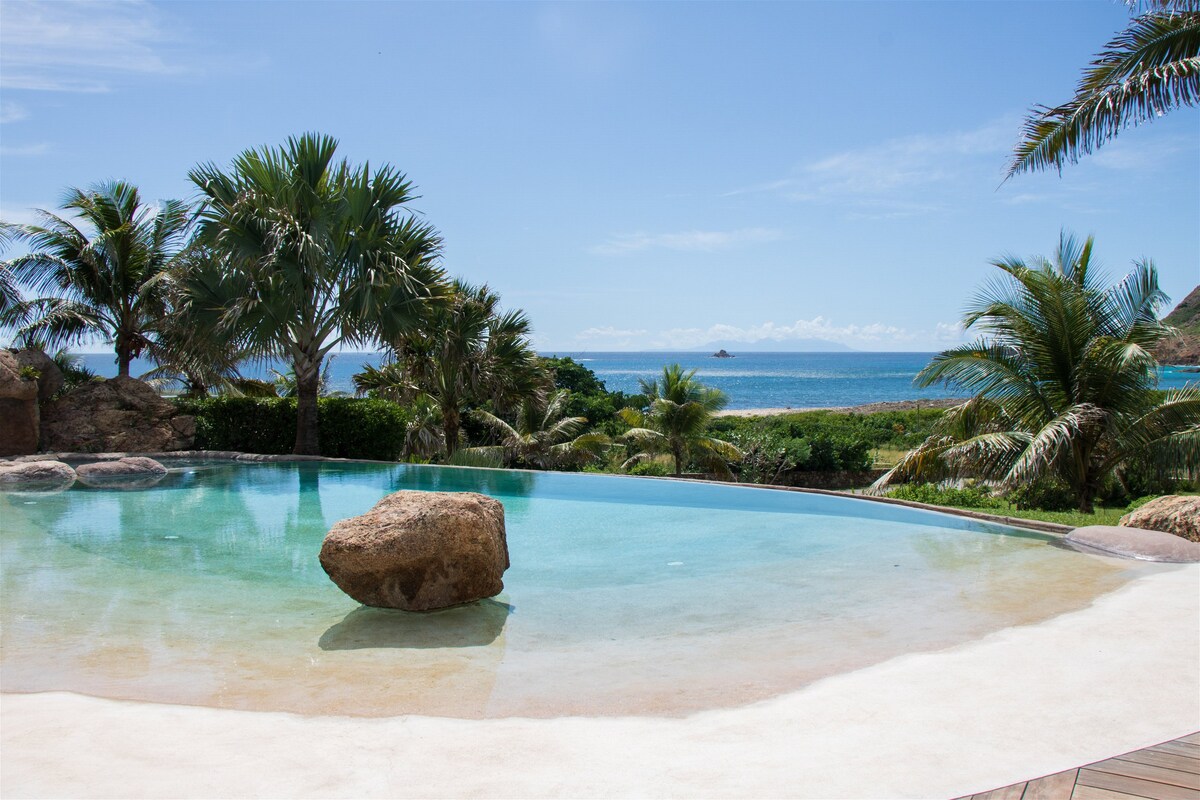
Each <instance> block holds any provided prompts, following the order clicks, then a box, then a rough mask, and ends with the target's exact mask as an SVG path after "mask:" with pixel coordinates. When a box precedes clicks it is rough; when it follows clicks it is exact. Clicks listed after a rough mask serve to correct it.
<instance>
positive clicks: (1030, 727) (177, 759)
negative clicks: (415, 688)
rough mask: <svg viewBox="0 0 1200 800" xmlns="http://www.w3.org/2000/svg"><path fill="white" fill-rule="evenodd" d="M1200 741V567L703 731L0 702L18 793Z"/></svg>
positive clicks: (256, 793) (972, 764) (725, 788)
mask: <svg viewBox="0 0 1200 800" xmlns="http://www.w3.org/2000/svg"><path fill="white" fill-rule="evenodd" d="M1196 730H1200V565H1194V564H1192V565H1180V566H1178V567H1173V568H1169V569H1167V570H1166V571H1163V572H1156V573H1153V574H1148V575H1145V576H1142V577H1139V578H1137V579H1135V580H1134V581H1133V582H1132V583H1130V584H1129V585H1127V586H1125V587H1123V588H1122V589H1120V590H1118V591H1116V592H1114V593H1112V594H1109V595H1106V596H1104V597H1101V598H1100V599H1099V600H1098V601H1097V602H1096V603H1095V604H1094V605H1092V606H1090V607H1089V608H1086V609H1084V610H1082V611H1078V612H1074V613H1070V614H1065V615H1062V616H1059V617H1056V618H1054V619H1051V620H1049V621H1046V622H1044V623H1041V624H1038V625H1032V626H1028V627H1020V628H1010V629H1007V630H1004V631H1001V632H999V633H996V634H992V635H990V636H988V637H986V638H984V639H982V640H979V641H976V642H972V643H969V644H965V645H961V646H958V647H955V648H951V649H948V650H945V651H942V652H938V653H931V654H919V655H909V656H904V657H901V658H897V659H893V660H891V661H888V662H886V663H883V664H879V665H877V666H874V667H870V668H868V669H864V670H860V671H857V672H852V673H847V674H843V675H839V676H836V677H833V678H829V679H826V680H824V681H821V682H819V683H817V684H814V685H812V686H810V687H807V688H805V689H803V690H801V691H798V692H794V693H792V694H788V695H785V696H782V697H777V698H774V699H772V700H769V701H765V702H761V703H757V704H754V705H751V706H746V707H741V708H734V709H724V710H718V711H708V712H703V713H699V714H696V715H693V716H691V717H688V718H685V719H661V718H643V717H624V718H560V719H541V720H531V719H497V720H482V721H468V720H457V719H444V718H432V717H416V716H405V717H395V718H386V719H357V718H348V717H303V716H297V715H290V714H281V713H255V712H243V711H229V710H217V709H208V708H196V707H185V706H168V705H154V704H148V703H129V702H120V701H113V700H104V699H97V698H91V697H84V696H80V695H73V694H67V693H46V694H32V695H18V694H5V695H3V696H0V794H2V795H3V796H4V797H5V798H17V797H165V796H171V797H506V798H507V797H513V798H516V797H644V796H653V797H811V798H886V797H956V796H959V795H964V794H969V793H972V792H979V791H983V790H987V789H991V788H995V787H998V786H1004V785H1007V784H1011V783H1014V782H1017V781H1022V780H1027V779H1030V778H1034V777H1037V776H1041V775H1045V774H1049V773H1053V772H1058V771H1060V770H1064V769H1068V768H1071V767H1076V766H1079V765H1081V764H1085V763H1089V762H1092V761H1097V760H1099V759H1103V758H1106V757H1109V756H1113V755H1116V754H1119V753H1123V752H1127V751H1130V750H1134V749H1138V748H1142V747H1146V746H1148V745H1152V744H1156V743H1158V742H1161V741H1164V740H1167V739H1172V738H1176V737H1179V736H1184V735H1186V734H1189V733H1192V732H1194V731H1196Z"/></svg>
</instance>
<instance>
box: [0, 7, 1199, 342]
mask: <svg viewBox="0 0 1200 800" xmlns="http://www.w3.org/2000/svg"><path fill="white" fill-rule="evenodd" d="M1127 19H1128V11H1127V9H1126V7H1125V6H1124V4H1122V3H1115V2H1107V0H1096V1H1095V2H1092V1H1091V0H1087V1H1084V0H1081V1H1080V2H1031V3H1024V2H994V3H989V2H943V3H917V2H892V3H866V2H863V3H737V4H733V3H731V4H724V3H696V4H692V3H661V4H660V3H634V4H623V3H596V4H592V3H569V4H567V3H564V4H556V3H503V2H495V3H484V4H474V3H430V4H423V3H385V2H373V3H353V2H348V3H336V4H335V3H318V2H309V3H253V2H242V3H232V2H225V3H203V2H177V3H101V2H89V3H78V4H77V3H67V2H62V3H44V4H41V3H24V2H19V0H5V2H4V3H3V4H0V120H2V124H0V218H3V219H4V220H6V221H27V220H29V219H31V215H30V212H29V209H30V208H33V207H43V208H52V207H54V206H55V205H56V203H57V202H58V200H59V199H60V197H61V195H62V192H63V190H64V188H66V187H68V186H86V185H88V184H91V183H93V182H96V181H99V180H103V179H107V178H121V179H124V180H129V181H132V182H134V183H136V184H138V185H139V186H141V187H142V190H143V192H144V193H145V195H146V196H148V197H150V198H166V197H192V196H194V191H193V189H192V187H191V186H190V184H189V183H188V182H187V180H186V173H187V171H188V169H190V168H191V167H192V166H193V165H195V164H196V163H198V162H201V161H213V162H216V163H218V164H226V163H228V162H229V161H230V160H231V158H232V157H233V156H234V155H236V154H237V153H238V152H239V151H241V150H243V149H245V148H247V147H251V146H259V145H263V144H270V145H276V144H279V143H281V142H282V141H283V140H284V139H285V138H286V137H287V136H289V135H291V134H295V133H300V132H303V131H310V130H316V131H321V132H324V133H329V134H332V135H334V136H336V137H337V138H338V139H339V140H340V141H341V152H342V153H343V154H344V155H345V156H347V157H349V158H351V159H353V160H355V161H364V160H370V161H371V162H373V163H378V162H383V161H388V162H391V163H393V164H395V165H396V166H397V167H399V168H400V169H402V170H404V171H405V172H406V173H407V174H408V176H409V177H410V178H411V179H412V180H413V181H415V182H416V184H417V185H418V187H419V190H420V194H421V198H420V199H419V200H418V201H417V202H416V204H415V207H416V208H417V209H419V210H420V211H421V212H422V213H423V214H425V216H426V217H427V218H428V219H429V220H430V221H431V222H433V223H434V224H435V225H437V226H438V227H439V228H440V229H441V231H442V233H443V234H444V236H445V238H446V244H447V247H446V255H447V259H446V267H447V269H448V270H449V271H450V272H451V273H452V274H454V275H457V276H461V277H463V278H466V279H468V280H471V281H476V282H487V283H490V284H491V285H492V286H493V287H494V288H496V289H497V290H498V291H499V292H500V293H501V295H502V297H503V298H504V300H505V302H506V304H507V305H509V306H518V307H521V308H524V309H525V310H526V311H527V312H528V313H529V315H530V317H531V318H532V320H533V323H534V327H535V330H536V338H535V343H536V344H537V345H538V347H539V348H541V349H544V350H559V351H564V350H621V349H675V348H687V347H693V346H698V345H701V344H703V343H705V342H709V341H713V340H722V341H749V340H754V339H761V338H767V339H778V340H780V341H781V342H783V343H784V344H783V345H782V346H781V348H780V349H786V340H787V339H788V338H793V337H818V338H825V339H828V340H831V341H836V342H839V343H842V344H845V345H848V346H850V347H853V348H855V349H860V350H935V349H940V348H942V347H944V346H946V345H948V344H950V343H952V342H955V341H958V340H959V339H960V337H961V332H960V331H959V330H958V329H957V327H956V323H957V320H958V319H959V317H960V316H961V312H962V310H963V308H964V306H965V305H966V303H967V302H968V301H969V299H970V297H971V296H972V294H973V293H974V292H975V291H976V290H977V289H978V288H979V287H980V286H981V284H982V283H983V282H984V281H985V280H987V279H988V278H989V277H990V273H991V272H994V268H991V267H989V266H988V261H989V260H991V259H993V258H996V257H999V256H1001V255H1003V254H1006V253H1013V254H1017V255H1021V256H1031V255H1035V254H1039V253H1049V252H1050V251H1051V250H1052V248H1053V247H1054V245H1055V243H1056V242H1057V239H1058V234H1059V231H1060V229H1063V228H1066V229H1068V230H1071V231H1075V232H1078V233H1080V234H1088V233H1092V234H1095V236H1096V239H1097V252H1098V254H1099V256H1100V258H1101V260H1102V262H1103V264H1104V265H1105V266H1106V268H1107V270H1108V272H1109V273H1110V274H1112V275H1114V276H1118V275H1120V274H1123V273H1124V272H1125V271H1126V269H1127V268H1128V267H1129V265H1130V263H1131V261H1132V260H1133V259H1136V258H1140V257H1149V258H1152V259H1153V260H1154V261H1155V263H1156V264H1157V265H1158V268H1159V272H1160V279H1161V284H1162V286H1163V288H1164V289H1165V290H1166V291H1167V293H1168V294H1170V295H1171V296H1172V298H1174V300H1176V301H1178V300H1179V299H1182V297H1183V296H1184V295H1186V294H1187V292H1188V291H1190V290H1191V289H1192V288H1193V287H1194V286H1195V285H1196V284H1197V283H1200V112H1198V111H1197V110H1195V109H1186V110H1182V111H1176V112H1174V113H1172V114H1170V115H1168V116H1166V117H1164V118H1162V119H1159V120H1156V121H1155V122H1154V123H1153V124H1150V125H1145V126H1142V127H1140V128H1137V129H1130V130H1127V131H1125V132H1124V133H1122V134H1121V136H1120V137H1119V138H1118V139H1117V140H1115V141H1114V142H1112V143H1110V144H1109V145H1107V146H1105V147H1104V148H1103V149H1102V150H1101V151H1100V152H1099V153H1098V154H1096V155H1093V156H1091V157H1088V158H1085V159H1084V160H1083V161H1082V162H1081V163H1080V164H1079V165H1077V166H1073V167H1068V168H1067V169H1065V170H1064V172H1063V174H1062V176H1061V177H1060V176H1058V175H1057V174H1055V173H1049V174H1036V175H1026V176H1020V177H1018V178H1015V179H1013V180H1011V181H1009V182H1007V183H1004V184H1003V185H1001V181H1002V178H1003V172H1004V168H1005V164H1006V158H1007V154H1008V152H1009V151H1010V149H1011V147H1012V145H1013V143H1014V141H1015V139H1016V136H1017V132H1018V130H1019V127H1020V123H1021V119H1022V117H1023V115H1024V113H1025V111H1026V110H1027V109H1028V108H1030V107H1031V106H1032V105H1034V104H1035V103H1045V104H1055V103H1059V102H1062V101H1064V100H1066V99H1067V98H1068V97H1069V96H1070V94H1071V91H1072V89H1073V87H1074V84H1075V82H1076V81H1077V79H1078V77H1079V72H1080V70H1081V68H1082V67H1083V66H1084V65H1085V64H1086V63H1087V62H1088V60H1089V59H1090V58H1091V56H1093V55H1094V54H1095V53H1096V52H1097V51H1098V50H1099V49H1100V48H1101V47H1102V46H1103V44H1104V43H1105V42H1106V41H1107V40H1108V39H1109V38H1110V37H1111V36H1112V35H1113V33H1115V32H1116V31H1118V30H1119V29H1121V28H1122V27H1123V26H1124V24H1125V22H1126V21H1127Z"/></svg>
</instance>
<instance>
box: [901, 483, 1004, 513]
mask: <svg viewBox="0 0 1200 800" xmlns="http://www.w3.org/2000/svg"><path fill="white" fill-rule="evenodd" d="M888 497H895V498H896V499H897V500H910V501H912V502H914V503H928V504H929V505H931V506H949V507H951V508H1003V507H1004V502H1003V501H1002V500H1001V499H1000V498H998V497H992V496H991V495H990V494H988V493H987V492H986V491H984V490H983V489H982V488H981V487H979V486H972V485H967V486H964V487H962V488H961V489H959V488H954V487H950V486H947V487H941V486H938V485H936V484H933V483H906V484H903V485H901V486H897V487H896V488H895V489H892V490H891V491H890V492H888Z"/></svg>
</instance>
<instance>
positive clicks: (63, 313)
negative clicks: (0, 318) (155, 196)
mask: <svg viewBox="0 0 1200 800" xmlns="http://www.w3.org/2000/svg"><path fill="white" fill-rule="evenodd" d="M62 210H64V211H69V212H72V213H73V215H74V216H75V219H67V218H65V217H60V216H57V215H55V214H52V213H50V212H49V211H42V210H39V211H38V214H39V216H40V217H41V218H42V224H41V225H5V226H4V230H5V232H6V234H7V236H8V237H11V238H12V239H14V240H17V241H26V242H29V244H30V245H31V248H32V249H31V252H30V253H28V254H26V255H23V256H18V257H17V258H14V259H11V260H9V261H8V262H6V263H5V264H4V265H3V272H4V273H5V275H4V278H5V280H4V281H0V283H5V284H8V283H12V282H13V281H14V280H15V281H18V282H20V283H23V284H25V285H26V286H28V287H29V288H30V289H32V290H33V291H34V292H35V293H37V294H38V295H40V296H38V297H35V298H34V299H32V300H20V299H19V298H14V297H13V296H12V293H11V292H10V291H8V290H5V303H6V305H7V306H8V308H7V318H8V321H10V322H12V321H19V322H20V323H21V325H20V328H19V330H18V335H19V336H21V337H23V338H27V339H31V340H34V339H36V340H38V341H40V342H42V343H44V344H45V345H47V346H54V345H69V344H74V343H78V342H80V341H82V340H85V339H87V338H89V337H91V336H94V335H97V334H98V335H100V336H103V337H105V338H106V339H108V340H111V341H112V342H113V345H114V349H115V350H116V355H117V373H118V375H121V376H126V377H127V376H128V375H129V362H130V361H132V360H133V359H134V358H137V357H138V356H139V355H141V353H142V351H143V350H144V349H146V347H147V346H148V345H149V344H150V343H151V342H153V341H154V337H155V334H156V330H157V326H158V324H159V321H160V320H161V319H162V318H163V315H164V313H165V311H166V301H165V292H164V283H163V276H164V274H165V273H166V272H167V270H169V269H170V268H171V266H172V264H173V263H174V261H175V260H176V259H177V258H178V257H179V254H180V253H181V252H182V251H183V250H184V247H185V244H186V237H187V232H188V229H189V225H190V222H191V209H190V207H189V206H188V205H187V204H186V203H182V202H180V201H178V200H167V201H165V202H163V203H162V204H161V205H159V206H157V207H155V206H148V205H145V204H144V203H143V202H142V198H141V195H140V194H139V193H138V190H137V187H135V186H132V185H130V184H128V183H122V182H119V181H113V182H109V183H102V184H99V185H97V186H95V187H93V188H92V189H89V190H87V191H82V190H80V189H70V190H69V191H68V193H67V197H66V199H65V200H64V202H63V205H62ZM10 288H11V287H10Z"/></svg>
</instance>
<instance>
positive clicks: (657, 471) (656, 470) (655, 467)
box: [629, 461, 671, 478]
mask: <svg viewBox="0 0 1200 800" xmlns="http://www.w3.org/2000/svg"><path fill="white" fill-rule="evenodd" d="M629 474H630V475H651V476H653V477H656V478H665V477H666V476H668V475H670V474H671V468H670V467H668V466H667V465H666V464H663V463H662V462H660V461H641V462H639V463H637V464H634V465H633V466H632V467H631V468H630V470H629Z"/></svg>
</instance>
